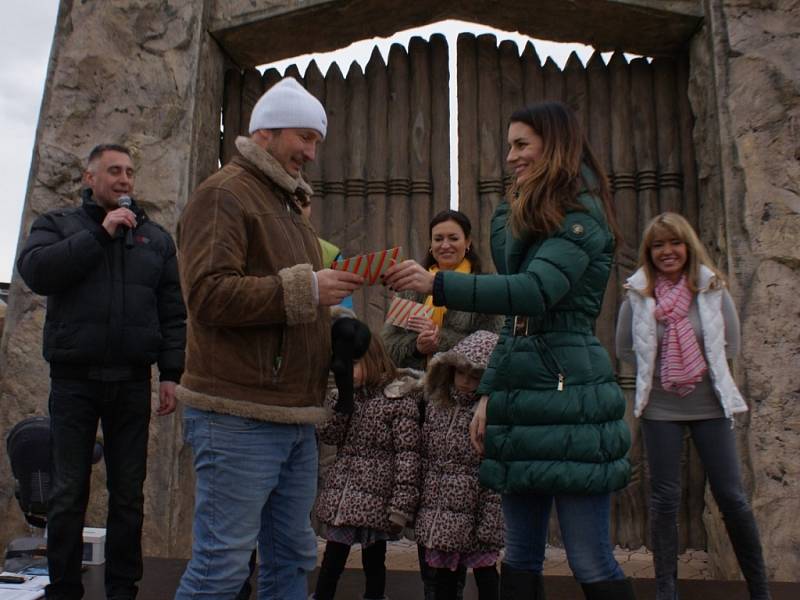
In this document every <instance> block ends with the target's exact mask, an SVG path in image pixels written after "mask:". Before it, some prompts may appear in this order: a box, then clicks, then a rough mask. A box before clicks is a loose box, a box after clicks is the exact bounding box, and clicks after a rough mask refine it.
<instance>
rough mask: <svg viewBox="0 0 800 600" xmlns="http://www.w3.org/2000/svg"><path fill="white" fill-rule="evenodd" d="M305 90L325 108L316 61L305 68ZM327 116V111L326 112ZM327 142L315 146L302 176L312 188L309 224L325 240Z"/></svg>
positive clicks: (327, 231)
mask: <svg viewBox="0 0 800 600" xmlns="http://www.w3.org/2000/svg"><path fill="white" fill-rule="evenodd" d="M305 86H306V89H307V90H308V91H309V92H310V93H311V94H312V95H313V96H314V97H315V98H316V99H317V100H319V101H320V102H322V105H323V106H325V77H323V75H322V72H320V70H319V66H317V63H316V61H314V60H312V61H311V62H310V63H309V64H308V68H306V76H305ZM326 114H327V110H326ZM326 146H327V140H326V141H323V142H322V143H321V144H320V145H319V146H317V156H316V158H315V159H314V161H313V162H311V163H308V164H307V165H306V166H305V167H304V176H305V178H306V179H307V180H308V182H309V184H311V187H312V188H314V199H313V200H312V205H313V208H312V210H311V223H312V224H313V225H314V228H315V229H316V230H317V232H318V233H319V235H320V236H321V237H323V238H325V239H327V236H328V235H329V233H330V231H329V230H328V228H327V227H326V226H325V222H326V221H325V213H326V208H327V207H326V206H325V201H324V199H323V198H324V195H325V194H324V188H325V184H324V176H323V164H324V162H325V147H326Z"/></svg>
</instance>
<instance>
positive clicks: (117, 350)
mask: <svg viewBox="0 0 800 600" xmlns="http://www.w3.org/2000/svg"><path fill="white" fill-rule="evenodd" d="M91 194H92V192H91V190H88V189H87V190H85V191H84V192H83V202H82V205H81V206H80V207H79V208H64V209H60V210H55V211H52V212H49V213H47V214H45V215H42V216H40V217H39V218H38V219H36V221H34V223H33V227H32V228H31V233H30V236H29V237H28V239H27V240H26V242H25V246H24V248H23V249H22V252H21V253H20V256H19V259H18V260H17V269H18V271H19V273H20V275H21V276H22V279H23V280H24V281H25V283H26V284H28V287H30V288H31V290H33V291H34V292H36V293H37V294H41V295H43V296H47V316H46V319H45V325H44V343H43V353H44V358H45V359H46V360H47V361H48V362H49V363H50V374H51V376H52V377H59V378H60V377H66V378H78V379H102V380H117V381H119V380H128V379H146V378H149V377H150V365H151V364H153V363H155V362H157V363H158V368H159V371H160V375H161V380H162V381H175V382H177V381H179V380H180V377H181V373H182V372H183V359H184V346H185V343H186V324H185V321H186V310H185V308H184V305H183V299H182V296H181V289H180V284H179V280H178V263H177V259H176V256H175V244H174V243H173V241H172V237H171V236H170V235H169V233H167V231H166V230H164V229H163V228H162V227H161V226H159V225H157V224H156V223H154V222H153V221H151V220H149V219H148V217H147V215H146V214H145V212H144V211H143V210H142V209H141V208H140V207H139V206H137V205H136V203H135V202H134V203H133V204H132V206H131V210H132V211H133V212H134V213H135V214H136V221H137V225H136V228H135V230H134V231H133V232H132V241H133V246H132V247H130V248H128V247H126V245H125V232H124V231H123V229H122V228H118V230H117V234H116V236H115V237H113V238H112V237H111V236H109V235H108V232H107V231H106V230H105V229H104V228H103V226H102V222H103V219H104V218H105V215H106V211H105V210H104V209H103V208H102V207H101V206H99V205H98V204H97V203H95V202H94V200H92V197H91Z"/></svg>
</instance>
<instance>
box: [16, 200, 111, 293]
mask: <svg viewBox="0 0 800 600" xmlns="http://www.w3.org/2000/svg"><path fill="white" fill-rule="evenodd" d="M58 219H59V216H58V215H56V214H53V213H50V214H47V215H42V216H40V217H38V218H37V219H36V220H35V221H34V222H33V226H32V227H31V233H30V235H29V236H28V239H27V240H25V245H24V246H23V248H22V252H20V255H19V259H17V270H18V271H19V274H20V275H21V276H22V279H23V281H24V282H25V283H26V284H27V286H28V287H29V288H31V290H33V291H34V292H35V293H37V294H40V295H42V296H49V295H52V294H58V293H60V292H63V291H65V290H68V289H69V288H71V287H73V286H75V284H77V283H79V282H80V281H81V280H83V278H84V277H86V274H87V273H89V272H90V271H91V270H92V269H94V268H95V266H96V265H97V263H98V262H100V261H101V260H103V257H104V255H105V253H104V250H103V247H104V246H105V245H107V244H109V243H110V242H111V236H110V235H108V233H107V232H106V230H105V229H103V228H102V227H98V228H97V229H92V230H89V229H81V230H80V231H78V232H77V233H74V234H72V235H69V236H65V235H64V234H63V232H62V230H61V228H59V226H58Z"/></svg>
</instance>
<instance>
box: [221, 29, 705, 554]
mask: <svg viewBox="0 0 800 600" xmlns="http://www.w3.org/2000/svg"><path fill="white" fill-rule="evenodd" d="M457 60H458V66H457V68H458V81H457V86H458V88H457V89H458V139H459V143H458V173H459V188H458V189H459V199H458V205H459V209H460V210H462V211H464V212H465V213H466V214H467V215H468V216H469V217H470V220H471V221H472V224H473V238H474V239H473V243H475V244H477V248H478V249H479V252H480V254H481V256H482V257H483V258H484V262H485V263H486V262H489V261H488V259H489V256H490V253H489V249H488V239H487V236H486V232H488V231H489V219H490V217H491V214H492V211H493V210H494V208H495V206H496V205H497V203H498V202H499V201H500V199H501V197H502V195H503V193H504V191H505V188H506V186H507V184H508V181H509V178H508V175H507V174H506V172H505V154H506V152H507V142H506V129H507V126H508V123H507V120H508V117H509V116H510V115H511V113H512V112H513V111H514V110H515V109H516V108H519V107H521V106H524V105H526V104H532V103H535V102H538V101H541V100H561V101H563V102H565V103H567V104H569V105H570V106H571V107H572V108H574V109H575V110H576V111H577V113H578V115H579V117H580V119H581V122H582V124H583V127H584V129H585V131H586V132H587V134H588V136H589V139H590V142H591V144H592V147H593V149H594V151H595V152H596V154H597V156H598V159H599V160H600V162H601V164H603V165H604V166H605V168H606V170H607V172H608V173H609V176H610V178H611V184H612V190H613V192H614V199H615V202H616V207H617V213H618V218H619V221H620V226H621V228H622V232H623V235H624V238H625V244H624V246H623V247H622V248H621V249H620V252H619V254H618V264H617V267H616V269H615V271H614V273H613V274H612V277H611V281H610V282H609V286H608V290H607V292H606V297H605V303H604V307H603V312H602V315H601V317H600V319H598V322H597V334H598V337H599V338H600V340H601V341H602V342H603V343H604V345H605V346H606V348H607V349H609V351H610V352H611V354H612V356H613V354H614V352H613V350H614V328H615V322H616V314H617V311H618V308H619V304H620V303H621V301H622V299H623V295H622V289H621V283H622V282H623V281H624V279H625V278H626V277H627V276H628V275H629V274H630V273H631V272H632V270H633V268H634V265H635V261H636V248H637V247H638V244H639V239H640V237H641V231H642V229H643V226H644V224H645V223H646V222H647V221H648V220H649V219H650V218H651V217H652V216H654V215H655V214H657V213H658V212H661V211H664V210H674V211H677V212H681V213H682V214H684V215H685V216H687V217H688V218H689V220H690V222H692V223H693V224H695V225H696V221H697V203H698V199H697V174H696V170H695V157H694V151H693V145H692V138H691V129H692V123H693V119H692V114H691V110H690V107H689V101H688V95H687V84H688V64H689V63H688V57H686V56H682V57H679V58H675V59H672V58H658V59H655V60H653V61H652V62H648V60H646V59H644V58H637V59H635V60H632V61H631V62H630V63H628V62H627V61H626V59H625V57H624V56H623V55H622V54H620V53H616V54H614V55H613V57H612V58H611V60H610V62H609V64H608V65H606V64H605V62H604V61H603V60H602V57H601V56H600V55H599V54H595V55H594V56H593V57H592V58H591V60H590V61H589V62H588V64H587V65H586V67H584V66H583V65H582V64H581V62H580V60H579V59H578V57H577V56H576V55H575V54H573V55H572V56H570V58H569V60H568V61H567V63H566V65H565V68H564V69H563V70H562V69H560V68H559V67H558V66H557V65H556V64H555V62H553V60H552V59H548V60H547V61H546V62H545V63H544V65H542V64H541V61H540V59H539V57H538V56H537V54H536V50H535V49H534V47H533V45H532V44H530V43H529V44H528V45H527V46H526V47H525V49H524V50H523V52H522V53H521V55H520V52H519V51H518V47H517V45H516V43H514V42H511V41H503V42H501V43H500V44H499V46H498V44H497V39H496V38H495V36H493V35H482V36H479V37H475V36H474V35H471V34H462V35H460V36H459V38H458V48H457ZM281 76H282V75H281V74H280V73H279V72H278V71H276V70H274V69H271V70H268V71H266V72H265V73H264V74H263V76H262V75H261V74H260V73H259V72H258V71H256V70H255V69H249V70H246V71H244V72H240V71H238V70H235V69H232V70H229V71H228V72H227V73H226V78H225V98H224V105H223V128H224V132H223V136H222V143H221V161H222V162H223V163H225V162H227V161H228V160H229V159H230V158H231V157H232V156H233V155H234V154H235V152H236V149H235V146H234V140H235V137H236V135H242V134H246V133H247V125H248V123H249V120H250V112H251V111H252V107H253V105H254V104H255V102H256V100H258V98H259V97H260V96H261V94H262V93H263V92H264V91H265V90H266V89H268V88H269V86H271V85H272V84H273V83H275V82H276V81H278V80H279V79H280V78H281ZM283 76H293V77H295V78H296V79H298V80H299V81H300V82H301V83H303V84H304V85H305V86H306V87H307V89H308V90H309V91H311V92H312V93H313V94H314V95H315V96H316V97H318V98H319V99H320V100H321V101H322V102H323V104H324V105H325V109H326V111H327V113H328V136H327V139H326V140H325V143H324V144H322V146H321V149H320V152H319V154H318V157H317V160H316V161H314V162H313V163H310V164H309V165H308V167H307V169H306V177H307V179H308V180H309V181H310V183H311V185H312V187H313V188H314V190H315V196H314V200H313V212H312V221H313V222H314V225H315V227H316V228H317V231H319V232H320V235H321V236H322V237H323V238H324V239H327V240H329V241H331V242H333V243H335V244H336V245H338V246H339V247H340V248H341V249H342V252H343V254H344V255H345V256H347V255H353V254H357V253H360V252H363V251H366V250H372V249H380V248H385V247H387V246H392V245H402V246H403V247H404V250H405V255H406V256H409V257H412V258H416V259H418V260H421V259H422V258H423V257H424V255H425V253H426V251H427V249H428V222H429V220H430V217H431V216H432V215H433V214H435V212H437V211H439V210H442V209H444V208H447V207H448V206H449V205H450V176H449V173H450V170H449V161H450V157H449V156H450V147H449V90H448V84H449V71H448V47H447V42H446V40H445V38H444V37H443V36H441V35H436V36H433V37H431V39H430V41H429V42H426V41H424V40H423V39H422V38H413V39H412V40H411V42H410V44H409V48H408V50H406V49H405V48H403V47H402V46H400V45H394V46H392V48H391V50H390V52H389V59H388V62H386V63H384V61H383V58H382V57H381V55H380V53H379V52H378V51H377V49H376V50H375V51H374V52H373V54H372V57H371V59H370V61H369V63H368V64H367V67H366V69H365V70H364V71H363V72H362V70H361V68H360V67H359V66H358V65H357V64H355V63H354V64H353V65H352V66H351V67H350V69H349V70H348V72H347V76H346V77H345V76H343V74H342V72H341V70H340V68H339V67H338V66H337V65H335V64H334V65H332V66H331V68H330V69H329V70H328V72H327V74H326V75H325V76H324V77H323V76H322V74H321V73H320V71H319V69H318V67H317V66H316V64H315V63H313V62H312V63H311V65H310V66H309V67H308V69H307V71H306V73H305V77H301V76H300V73H299V71H298V69H297V68H296V67H290V68H289V69H287V70H286V72H285V73H284V74H283ZM386 299H387V294H386V292H385V290H384V289H383V288H381V287H380V286H375V287H372V288H367V289H365V290H363V291H359V292H358V293H356V294H355V295H354V301H355V308H356V311H357V312H358V314H359V315H361V316H362V318H366V320H367V322H368V323H369V324H370V326H371V327H372V328H373V329H379V328H380V326H381V324H382V322H383V318H384V315H385V308H386ZM617 364H618V376H619V380H620V383H621V384H622V387H623V389H624V390H625V394H626V397H627V398H628V401H629V406H631V407H632V401H633V386H634V379H633V370H632V368H630V367H629V366H627V365H624V364H619V363H617ZM631 412H632V411H631V410H630V409H629V411H628V420H629V424H630V426H631V431H632V432H633V449H632V452H631V462H632V464H633V467H634V470H633V480H632V482H631V484H630V485H629V486H628V488H626V489H625V490H623V491H622V492H620V493H617V494H615V495H614V497H613V498H614V501H613V502H614V521H613V523H612V539H613V540H614V541H615V543H617V544H620V545H622V546H625V547H629V548H638V547H640V546H642V545H644V544H645V543H646V541H647V536H646V531H647V504H646V498H647V490H646V487H645V485H646V465H645V463H644V460H643V448H642V441H641V437H640V435H639V428H638V423H637V422H636V421H634V420H633V419H632V418H631V415H630V413H631ZM682 470H683V481H684V487H683V495H682V504H681V513H680V534H681V545H682V546H684V547H691V548H705V545H706V539H705V529H704V527H703V524H702V518H701V517H702V512H703V508H704V506H705V503H704V499H703V496H704V489H705V486H704V472H703V469H702V466H701V464H700V461H699V458H698V457H697V455H696V453H695V451H694V449H693V448H692V447H691V444H690V443H689V440H688V438H687V440H686V442H685V452H684V460H683V467H682ZM552 538H553V541H555V542H557V541H558V534H557V532H556V531H555V530H554V531H553V535H552Z"/></svg>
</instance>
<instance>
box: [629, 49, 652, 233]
mask: <svg viewBox="0 0 800 600" xmlns="http://www.w3.org/2000/svg"><path fill="white" fill-rule="evenodd" d="M630 69H631V103H632V105H633V106H635V107H636V110H634V111H633V115H632V117H633V147H634V150H635V152H636V190H637V192H638V198H639V230H640V231H642V230H644V228H645V226H646V225H647V223H649V222H650V219H652V218H653V217H654V216H656V215H657V214H658V178H657V173H658V158H657V157H658V149H657V145H656V128H657V125H656V114H655V99H654V97H653V69H652V68H651V66H650V65H649V64H648V62H647V59H646V58H635V59H633V60H632V61H631V64H630Z"/></svg>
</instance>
